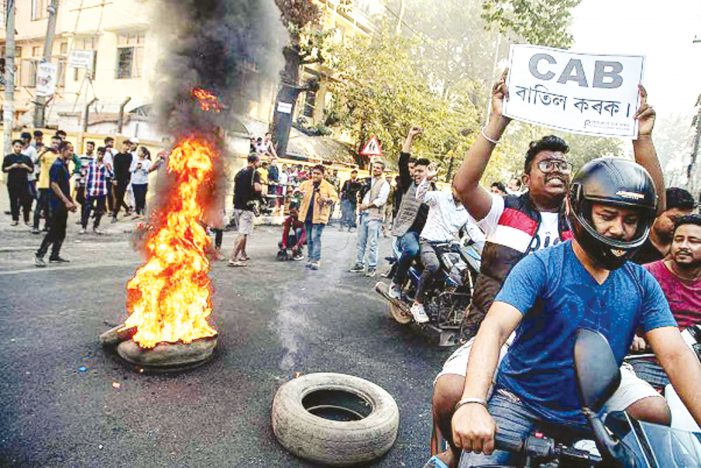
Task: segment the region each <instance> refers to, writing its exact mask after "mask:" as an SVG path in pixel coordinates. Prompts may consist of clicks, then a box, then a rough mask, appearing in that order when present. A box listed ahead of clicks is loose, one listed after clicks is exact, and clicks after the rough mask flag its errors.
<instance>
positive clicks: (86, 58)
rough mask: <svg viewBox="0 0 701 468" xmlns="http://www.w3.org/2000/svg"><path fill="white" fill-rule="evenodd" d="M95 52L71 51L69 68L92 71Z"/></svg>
mask: <svg viewBox="0 0 701 468" xmlns="http://www.w3.org/2000/svg"><path fill="white" fill-rule="evenodd" d="M94 56H95V51H94V50H71V53H70V54H69V55H68V66H69V67H73V68H83V69H85V70H92V65H93V60H94V59H93V57H94Z"/></svg>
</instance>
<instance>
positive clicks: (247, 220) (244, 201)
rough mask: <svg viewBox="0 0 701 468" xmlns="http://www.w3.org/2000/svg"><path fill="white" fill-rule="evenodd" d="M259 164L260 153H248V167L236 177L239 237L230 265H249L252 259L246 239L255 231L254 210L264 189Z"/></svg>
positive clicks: (236, 223)
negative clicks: (258, 168)
mask: <svg viewBox="0 0 701 468" xmlns="http://www.w3.org/2000/svg"><path fill="white" fill-rule="evenodd" d="M259 165H260V158H259V157H258V155H257V154H255V153H251V154H249V155H248V164H247V165H246V167H244V168H243V169H241V170H240V171H239V172H238V173H237V174H236V177H234V216H233V219H232V224H233V225H234V227H235V229H236V233H237V234H238V237H237V238H236V241H235V242H234V251H233V252H232V253H231V258H230V259H229V266H230V267H245V266H247V265H248V263H247V262H248V260H250V259H249V257H248V255H247V254H246V241H247V240H248V236H249V235H250V234H251V233H253V218H254V217H255V214H254V210H255V209H256V203H258V199H259V198H260V194H261V191H262V190H263V186H262V184H261V181H260V174H258V171H256V168H257V167H258V166H259Z"/></svg>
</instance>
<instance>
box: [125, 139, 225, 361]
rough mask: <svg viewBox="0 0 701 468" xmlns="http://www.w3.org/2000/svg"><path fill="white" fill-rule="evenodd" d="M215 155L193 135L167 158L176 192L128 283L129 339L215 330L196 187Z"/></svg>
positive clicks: (184, 337) (181, 337)
mask: <svg viewBox="0 0 701 468" xmlns="http://www.w3.org/2000/svg"><path fill="white" fill-rule="evenodd" d="M215 156H216V151H215V150H214V147H213V146H212V145H211V143H209V142H208V141H207V140H206V139H204V138H200V137H196V136H191V137H188V138H185V139H184V140H182V141H181V142H180V143H179V144H178V145H177V146H176V147H175V148H173V151H172V152H171V154H170V157H169V158H168V172H169V173H171V174H172V175H173V177H174V179H175V184H174V186H173V191H174V193H173V194H172V196H171V197H170V199H169V200H168V202H167V203H166V205H165V206H163V207H162V208H163V210H162V211H161V212H160V213H161V215H160V216H161V219H160V222H159V223H158V224H159V225H160V227H159V228H157V229H156V230H154V232H153V233H152V234H151V235H150V236H149V239H148V241H147V243H146V252H147V258H148V260H147V262H146V263H145V264H144V265H142V266H141V267H140V268H139V269H138V270H137V271H136V274H135V275H134V277H133V278H132V279H131V280H130V281H129V283H127V310H128V311H130V315H129V318H128V319H127V321H126V326H127V327H136V328H137V332H136V334H135V335H134V337H133V340H134V341H135V342H137V343H138V344H139V346H141V347H142V348H152V347H154V346H155V345H156V344H157V343H159V342H169V343H175V342H178V341H181V342H183V343H190V342H192V340H196V339H198V338H204V337H212V336H216V334H217V332H216V330H214V329H213V328H212V327H211V326H210V325H209V323H208V322H207V317H209V315H210V313H211V312H212V303H211V293H212V286H211V282H210V279H209V276H208V275H207V273H208V272H209V268H210V265H209V260H208V258H207V255H206V253H205V252H206V250H207V248H208V247H209V245H210V242H211V240H210V239H209V236H207V233H206V231H205V229H204V227H203V226H202V225H201V224H200V222H199V220H200V219H201V218H202V215H203V213H204V210H205V207H204V206H203V204H202V200H201V197H200V189H201V188H202V187H203V186H204V185H206V184H210V183H213V172H214V158H215Z"/></svg>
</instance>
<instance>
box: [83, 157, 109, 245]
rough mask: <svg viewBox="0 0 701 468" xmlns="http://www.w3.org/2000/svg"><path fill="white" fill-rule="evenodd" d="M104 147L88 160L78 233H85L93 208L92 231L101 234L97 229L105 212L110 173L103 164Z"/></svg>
mask: <svg viewBox="0 0 701 468" xmlns="http://www.w3.org/2000/svg"><path fill="white" fill-rule="evenodd" d="M104 157H105V148H104V147H102V146H101V147H99V148H98V149H97V158H96V159H95V160H92V161H90V163H89V165H88V167H87V170H86V172H85V202H84V203H83V209H82V213H81V214H82V216H81V226H82V229H81V230H80V234H85V233H86V229H87V227H88V220H89V219H90V214H91V213H92V211H93V210H95V221H93V227H92V231H93V233H94V234H102V232H101V231H98V229H97V228H98V227H99V226H100V219H102V214H103V213H104V212H105V203H106V202H107V185H108V180H109V179H110V178H111V177H112V173H111V172H110V171H109V169H107V166H106V165H105V164H104Z"/></svg>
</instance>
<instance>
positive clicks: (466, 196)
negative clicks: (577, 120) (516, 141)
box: [433, 72, 667, 466]
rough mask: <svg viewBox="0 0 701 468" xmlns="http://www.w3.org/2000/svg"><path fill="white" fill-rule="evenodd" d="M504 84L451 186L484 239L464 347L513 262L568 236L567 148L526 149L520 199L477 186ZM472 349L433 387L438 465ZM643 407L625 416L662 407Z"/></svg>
mask: <svg viewBox="0 0 701 468" xmlns="http://www.w3.org/2000/svg"><path fill="white" fill-rule="evenodd" d="M505 80H506V72H504V74H503V75H502V76H501V78H500V80H499V81H498V82H497V83H496V84H495V85H494V88H493V89H492V109H491V114H490V119H489V122H488V123H487V125H486V126H485V127H484V128H483V129H482V132H481V134H480V136H478V138H477V140H476V141H475V143H474V144H473V145H472V146H471V147H470V150H469V151H468V153H467V155H466V156H465V159H464V161H463V162H462V165H461V166H460V168H459V170H458V172H457V173H456V176H455V179H454V180H453V185H454V187H455V189H456V190H457V192H458V194H459V196H460V198H461V200H462V202H463V204H464V205H465V207H466V208H467V210H468V212H469V213H470V215H471V216H472V217H473V218H474V219H475V220H476V221H477V224H478V226H479V227H480V228H481V229H482V230H483V231H484V233H485V235H486V237H487V241H486V243H485V247H484V250H483V253H482V262H481V271H480V274H479V276H478V278H477V281H476V283H475V290H474V294H473V297H472V302H471V304H470V306H469V308H468V311H467V313H466V318H465V320H464V323H463V329H464V330H465V336H464V337H463V338H464V339H465V340H469V339H470V338H472V337H474V335H475V333H477V330H478V329H479V327H480V324H481V323H482V320H483V319H484V317H485V314H486V313H487V311H488V310H489V309H490V307H491V305H492V302H493V301H494V298H495V297H496V295H497V293H498V292H499V290H500V289H501V287H502V285H503V283H504V280H505V278H506V277H507V275H508V274H509V272H510V271H511V269H512V268H513V267H514V265H516V264H517V263H518V262H519V260H521V259H522V258H524V257H525V256H527V255H528V254H532V253H534V252H537V251H540V250H542V249H545V248H547V247H552V246H555V245H558V244H560V243H562V242H564V241H567V240H568V239H571V238H572V236H573V232H572V231H571V229H570V226H569V224H568V222H567V217H566V213H565V196H566V194H567V189H568V184H569V179H570V174H571V171H572V166H571V164H569V163H568V162H567V160H566V154H567V153H568V151H569V147H568V146H567V143H565V141H564V140H562V139H561V138H559V137H556V136H552V135H551V136H546V137H544V138H542V139H541V140H539V141H534V142H531V144H530V145H529V148H528V151H527V153H526V158H525V162H524V175H523V181H524V184H525V185H526V187H527V188H528V190H527V191H526V192H524V193H522V194H519V195H507V196H506V197H501V196H497V195H495V194H490V193H489V192H488V191H487V190H486V189H484V188H483V187H481V186H480V185H479V182H480V179H481V178H482V175H483V173H484V171H485V169H486V167H487V164H488V163H489V159H490V157H491V154H492V152H493V150H494V148H495V146H496V143H497V140H498V139H499V138H500V137H501V135H502V133H503V132H504V130H505V129H506V127H507V126H508V124H509V122H510V119H508V118H507V117H505V116H504V115H503V114H502V108H503V102H504V98H505V94H506V84H505ZM640 94H641V106H640V109H639V110H638V112H637V114H636V118H637V119H638V129H639V137H638V139H637V140H635V141H634V142H633V150H634V154H635V160H636V162H638V163H639V164H640V165H641V166H643V167H644V168H645V169H646V170H647V171H648V173H649V174H650V176H651V177H652V180H653V182H654V185H655V188H656V189H657V193H658V194H660V199H659V204H661V205H664V190H663V189H662V187H664V180H663V177H662V170H661V169H660V165H659V161H658V159H657V155H656V153H655V148H654V145H653V144H652V138H651V133H652V128H653V126H654V120H655V112H654V110H653V109H652V107H650V106H648V104H647V94H646V92H645V89H644V88H642V87H641V88H640ZM472 346H473V342H472V341H468V342H467V344H465V345H464V346H462V347H461V348H459V349H458V350H457V351H456V352H455V353H454V354H453V355H452V356H451V357H450V358H449V359H448V360H447V361H446V363H445V366H444V367H443V370H442V371H441V373H440V374H439V375H438V377H437V378H436V382H435V386H434V392H433V417H434V421H436V423H437V425H438V427H439V429H440V432H441V434H442V435H443V437H444V438H445V439H446V440H447V441H448V442H449V443H451V448H452V450H451V451H448V452H446V453H444V454H442V455H441V459H442V460H443V461H444V462H447V463H448V464H449V465H450V466H455V464H456V463H457V461H456V458H457V454H458V453H459V451H458V450H457V447H455V446H454V445H453V444H452V439H451V433H452V431H451V424H450V422H451V419H452V416H453V412H454V408H455V404H456V403H457V402H458V400H459V399H460V396H461V395H462V394H463V390H464V383H465V372H466V368H467V361H468V357H469V355H470V352H471V351H470V350H471V348H472ZM645 400H649V399H643V400H642V402H641V403H639V404H638V403H636V404H634V405H633V406H632V407H631V408H629V411H632V413H633V414H634V415H635V416H637V417H645V416H648V415H649V414H650V413H652V414H654V415H657V416H658V417H659V416H664V415H666V411H667V409H666V406H664V405H659V404H654V403H653V405H654V406H653V408H652V409H650V408H649V407H648V402H645ZM633 401H635V400H633ZM631 403H632V402H631ZM653 419H655V418H653Z"/></svg>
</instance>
